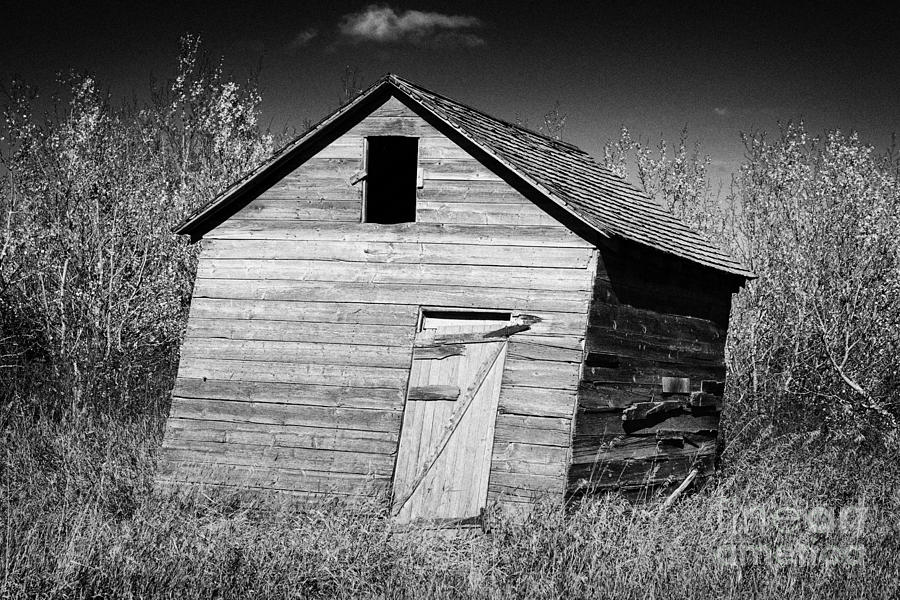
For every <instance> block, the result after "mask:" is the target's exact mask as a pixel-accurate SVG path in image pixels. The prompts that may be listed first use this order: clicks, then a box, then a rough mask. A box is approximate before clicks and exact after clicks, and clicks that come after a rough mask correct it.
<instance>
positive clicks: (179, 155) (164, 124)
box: [0, 36, 272, 412]
mask: <svg viewBox="0 0 900 600" xmlns="http://www.w3.org/2000/svg"><path fill="white" fill-rule="evenodd" d="M60 84H61V86H62V88H63V93H62V94H61V95H60V96H58V97H56V98H54V110H53V111H52V112H50V113H49V114H47V115H45V116H44V117H42V118H41V117H38V116H37V115H35V114H34V113H33V108H32V107H33V104H34V100H35V98H36V93H35V92H34V90H31V89H29V88H28V87H27V86H25V85H23V84H21V83H18V82H14V83H13V85H12V86H10V88H9V90H8V94H7V95H8V98H7V100H8V101H7V103H6V107H5V109H4V112H3V124H2V133H0V137H2V138H3V146H2V152H0V161H2V168H3V169H2V174H3V176H4V181H3V186H2V188H0V259H2V262H0V307H2V311H3V316H4V318H3V321H2V323H0V325H2V328H3V329H2V330H0V331H2V333H0V342H2V343H3V346H2V348H3V351H2V352H0V353H2V354H3V355H4V364H3V367H4V369H2V374H0V376H2V377H4V379H5V381H6V383H7V390H12V389H18V388H22V387H23V386H24V387H28V386H29V385H33V383H31V382H35V381H40V382H49V383H51V384H52V385H53V386H54V387H55V388H56V389H58V390H65V391H66V392H68V391H69V390H71V392H72V393H71V394H69V393H61V394H50V395H48V396H46V398H45V401H44V403H43V406H42V408H45V409H47V408H60V407H53V406H48V404H50V402H49V399H50V398H54V397H67V398H68V399H69V402H70V404H71V406H70V407H69V408H74V409H75V410H83V409H85V408H87V407H89V406H90V407H93V408H97V409H101V410H104V411H108V412H109V411H112V412H115V411H116V410H119V409H129V410H130V409H134V410H137V411H140V410H143V409H144V407H142V406H131V405H132V402H133V398H132V397H131V391H132V390H135V389H136V390H141V389H144V390H146V389H149V388H152V389H154V390H155V391H156V392H157V397H160V398H161V397H164V396H165V393H164V391H163V390H164V389H165V386H166V385H167V384H168V383H169V380H170V378H171V372H172V368H173V364H174V359H175V357H176V356H177V354H176V353H177V347H178V340H179V338H180V332H181V329H182V326H183V322H184V318H185V316H186V315H185V310H186V306H187V302H188V299H189V294H190V288H191V279H192V276H193V271H194V259H195V251H194V249H193V248H188V247H186V246H185V245H184V243H183V242H182V241H180V240H178V239H176V236H173V235H172V233H171V229H172V227H173V226H174V225H175V224H177V223H178V222H179V221H180V220H181V219H183V217H184V216H185V215H186V214H187V213H188V212H189V211H190V210H192V209H193V208H195V207H197V206H198V205H199V204H201V203H203V202H205V201H207V200H209V199H210V198H211V197H212V196H213V195H214V194H215V193H216V192H218V191H220V190H221V189H222V188H223V187H224V186H225V185H226V184H227V183H228V182H229V181H231V180H232V179H234V178H236V176H237V175H239V174H241V173H242V172H243V171H244V170H246V169H247V168H248V167H250V166H253V165H255V164H256V163H258V162H259V161H260V160H262V159H263V158H264V157H265V156H267V155H268V154H269V153H270V152H271V147H272V137H271V135H269V134H268V133H266V132H263V131H261V130H260V128H259V126H258V108H259V103H260V96H259V93H258V91H257V90H256V87H255V83H254V82H252V81H251V82H249V83H248V84H246V85H238V84H237V83H235V82H234V81H232V80H231V78H229V77H226V76H225V75H224V73H223V71H222V68H221V66H216V67H214V66H212V64H211V62H210V61H209V58H208V57H207V56H206V54H205V53H204V52H203V50H202V48H201V46H200V42H199V40H198V39H197V38H196V37H191V36H187V37H185V38H184V39H183V41H182V50H181V55H180V57H179V61H178V70H177V74H176V76H175V78H174V79H173V80H171V81H168V82H166V83H165V84H163V85H157V86H154V89H153V90H152V100H151V101H150V102H149V103H147V105H145V106H138V105H136V104H135V103H127V104H123V105H121V106H115V105H113V104H112V103H111V101H110V99H109V97H108V94H107V93H104V92H103V91H102V89H101V88H100V87H99V86H98V85H97V83H96V81H95V80H94V78H93V77H91V76H90V75H84V74H72V75H69V76H68V77H66V78H64V79H62V80H61V81H60ZM145 398H146V395H145V394H141V395H140V396H139V398H137V401H138V402H143V401H144V400H145Z"/></svg>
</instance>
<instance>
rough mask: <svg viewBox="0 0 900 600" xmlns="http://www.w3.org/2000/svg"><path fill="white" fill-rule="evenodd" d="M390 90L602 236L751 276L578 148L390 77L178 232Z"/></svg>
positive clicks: (203, 222)
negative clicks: (361, 104)
mask: <svg viewBox="0 0 900 600" xmlns="http://www.w3.org/2000/svg"><path fill="white" fill-rule="evenodd" d="M385 86H392V91H393V90H395V91H396V92H399V95H401V96H404V97H406V98H408V99H409V100H411V101H412V102H414V103H415V104H416V105H418V106H420V107H422V109H424V110H426V111H428V112H429V113H431V114H432V115H433V116H434V117H436V118H437V119H439V120H441V121H443V122H444V123H446V124H447V125H448V126H449V127H451V128H452V129H453V130H455V131H456V132H457V134H459V135H461V136H463V137H465V138H466V139H468V140H469V141H470V142H471V143H473V144H475V145H476V146H478V147H480V148H481V149H482V150H484V151H485V152H487V153H488V154H490V155H492V156H493V157H495V158H496V159H497V160H499V161H500V162H501V163H502V164H504V166H505V167H506V168H508V169H510V170H511V171H512V172H513V173H515V174H516V175H517V176H518V177H520V178H521V179H522V180H524V181H525V182H527V183H528V184H530V185H531V186H532V187H534V188H535V189H537V190H538V191H540V192H541V193H543V194H545V195H546V196H547V197H548V198H549V199H550V200H552V201H553V202H555V203H557V204H559V205H560V206H562V207H564V208H566V209H567V210H569V211H570V212H571V213H572V214H574V215H575V216H577V217H578V218H579V219H580V220H581V221H583V222H584V223H585V224H586V225H588V226H590V227H591V228H593V229H595V230H596V231H598V232H599V233H601V234H603V235H605V236H610V237H612V236H618V237H621V238H624V239H626V240H630V241H633V242H636V243H639V244H642V245H645V246H649V247H651V248H655V249H657V250H660V251H662V252H666V253H669V254H673V255H675V256H678V257H681V258H684V259H687V260H690V261H693V262H696V263H699V264H701V265H705V266H707V267H711V268H713V269H717V270H720V271H725V272H728V273H733V274H737V275H741V276H744V277H753V276H754V275H753V273H752V272H750V271H749V270H748V269H747V268H746V267H744V266H743V265H742V264H741V263H740V262H738V261H737V260H735V259H733V258H732V257H731V256H729V255H728V254H727V253H725V252H723V251H722V250H721V249H719V248H717V247H716V246H715V245H713V244H712V243H711V242H710V241H709V240H707V239H706V238H704V237H703V236H702V235H700V234H699V233H697V232H696V231H694V230H693V229H691V228H690V227H688V226H687V225H686V224H685V223H684V222H682V221H681V220H679V219H678V218H676V217H675V216H674V215H673V214H671V213H670V212H668V211H666V210H665V209H664V208H663V207H662V206H660V205H659V204H657V203H656V202H655V201H654V200H653V199H652V198H650V197H649V196H648V195H647V194H646V193H644V191H643V190H640V189H639V188H637V187H635V186H633V185H631V184H629V183H628V182H626V181H624V180H622V179H620V178H618V177H616V176H615V175H614V174H613V173H612V172H611V171H609V170H608V169H606V168H604V167H603V166H601V165H600V164H598V163H597V162H596V161H595V160H594V159H593V158H592V157H591V156H590V155H589V154H587V153H586V152H584V151H583V150H581V149H580V148H578V147H577V146H574V145H572V144H569V143H566V142H563V141H560V140H554V139H551V138H548V137H545V136H542V135H540V134H538V133H535V132H533V131H529V130H528V129H525V128H523V127H520V126H518V125H514V124H512V123H508V122H506V121H503V120H500V119H497V118H494V117H491V116H490V115H487V114H485V113H483V112H481V111H479V110H477V109H474V108H471V107H469V106H466V105H465V104H462V103H459V102H456V101H455V100H451V99H450V98H447V97H445V96H442V95H440V94H436V93H435V92H432V91H429V90H426V89H425V88H422V87H420V86H418V85H415V84H413V83H411V82H409V81H406V80H405V79H402V78H400V77H398V76H396V75H386V76H385V77H384V78H382V79H381V80H380V81H378V82H377V83H375V84H374V85H372V86H371V87H370V88H369V89H368V90H366V91H365V92H363V93H362V94H360V96H358V97H357V98H356V99H354V100H353V101H351V102H350V103H349V104H348V105H346V106H344V107H342V108H340V109H338V111H337V112H335V113H333V114H331V115H329V116H328V117H326V118H325V119H323V120H322V121H320V122H319V123H318V124H317V125H315V126H313V127H312V128H311V129H310V130H309V131H307V132H306V133H305V134H303V135H301V136H300V137H298V138H297V139H296V140H294V141H293V142H291V143H290V144H288V145H287V146H285V148H283V149H282V150H281V151H280V152H278V153H277V154H276V155H275V156H274V157H272V158H271V159H270V160H269V161H267V162H266V163H265V164H263V165H260V166H259V167H258V168H256V169H254V170H253V171H251V172H250V173H248V174H247V175H245V176H244V177H242V178H241V179H240V180H239V181H237V182H235V183H234V184H232V185H231V186H229V188H228V189H227V190H225V191H224V192H223V193H222V194H220V195H219V196H218V197H217V198H216V199H214V200H213V201H212V202H210V203H208V204H207V205H205V206H204V207H202V208H201V209H200V210H198V211H197V212H196V213H195V214H194V215H192V216H191V217H189V218H188V219H187V220H186V221H185V222H184V223H183V224H182V225H181V226H179V228H177V229H176V231H177V232H178V233H189V234H191V236H192V237H193V238H194V239H198V238H199V236H201V235H203V234H204V233H205V232H206V231H208V230H209V228H211V227H214V226H215V223H214V217H213V216H212V215H215V214H216V213H217V212H220V213H221V212H222V211H227V210H229V207H230V206H231V205H232V203H235V204H236V203H237V202H238V201H239V200H240V198H241V196H242V191H243V190H244V189H245V187H247V186H248V183H249V182H250V181H252V180H254V179H255V178H257V177H260V176H262V175H263V174H264V173H266V172H268V170H269V169H274V168H275V167H276V166H277V165H278V164H279V163H281V162H283V161H285V160H288V159H289V158H290V156H292V155H293V154H295V153H296V152H297V151H299V150H300V149H301V148H303V147H305V146H306V145H307V144H308V143H309V142H310V141H311V140H313V139H315V138H316V137H317V136H318V134H319V133H321V132H322V131H323V130H325V129H327V128H328V127H331V126H335V124H336V123H338V122H340V121H341V119H342V117H343V116H344V115H345V114H347V112H348V110H349V109H350V108H351V107H353V106H354V105H355V104H357V103H359V102H360V101H362V100H363V99H364V98H366V97H368V96H370V95H371V94H373V93H375V92H376V91H378V90H383V89H384V88H385ZM210 222H212V223H213V224H212V225H210V224H209V223H210ZM204 227H206V229H203V228H204Z"/></svg>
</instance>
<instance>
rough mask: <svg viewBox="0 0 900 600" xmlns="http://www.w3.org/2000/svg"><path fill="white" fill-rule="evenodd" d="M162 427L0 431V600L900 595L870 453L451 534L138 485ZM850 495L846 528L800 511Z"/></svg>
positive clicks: (99, 423)
mask: <svg viewBox="0 0 900 600" xmlns="http://www.w3.org/2000/svg"><path fill="white" fill-rule="evenodd" d="M160 422H161V421H160V419H159V418H158V417H157V418H152V419H148V420H143V421H134V422H130V423H122V422H117V421H112V420H108V419H99V418H92V417H84V416H82V417H79V418H74V419H70V420H68V421H65V422H61V423H59V422H57V423H54V422H51V421H49V420H47V419H45V418H41V417H37V418H34V419H31V420H25V419H24V418H17V419H14V420H12V421H11V422H8V423H7V426H6V427H5V431H4V433H3V442H4V447H5V462H4V466H3V482H2V483H3V488H4V500H3V512H4V515H3V521H4V527H3V534H2V535H3V544H2V569H3V579H2V588H0V589H2V592H0V597H5V598H27V597H40V598H93V597H105V598H247V597H253V598H361V597H362V598H369V597H376V598H380V597H411V598H412V597H414V598H422V597H476V598H478V597H483V598H498V597H500V598H504V597H509V598H519V597H530V598H559V597H579V598H580V597H617V598H654V597H666V598H704V597H729V598H731V597H792V598H826V597H846V598H849V597H853V598H868V597H873V598H874V597H883V598H888V597H897V596H898V595H900V574H898V573H897V569H896V565H897V559H896V557H897V556H898V552H900V543H898V537H897V535H896V533H897V532H896V530H895V529H894V516H893V515H894V514H895V513H896V511H897V509H898V497H897V496H895V495H894V490H893V488H892V487H890V486H891V485H892V483H893V482H895V481H900V479H898V478H897V474H898V471H900V469H898V467H897V466H895V465H894V464H893V461H891V460H888V457H886V455H884V453H883V452H881V453H873V452H864V451H862V450H859V451H857V452H855V453H848V452H843V451H837V450H836V449H835V447H834V445H833V444H827V443H824V442H823V440H819V439H804V440H798V439H793V440H789V439H782V440H778V441H775V440H767V441H766V443H765V444H761V443H760V444H757V447H755V448H746V449H745V450H744V451H743V452H742V453H741V456H742V458H741V460H740V462H732V464H731V466H730V467H729V469H728V470H727V473H726V474H724V475H723V477H722V479H721V480H720V481H719V482H718V483H717V484H716V485H714V486H709V487H708V488H707V489H706V490H704V491H702V492H701V493H698V494H695V495H693V496H691V497H688V498H686V499H685V500H684V501H682V502H680V503H679V504H677V505H676V506H675V507H674V509H673V510H671V511H669V512H667V513H665V514H659V513H658V511H657V510H656V507H654V506H641V507H632V506H630V505H628V504H627V503H626V502H624V501H622V500H620V499H616V498H603V499H598V500H595V501H591V502H587V503H585V504H583V505H582V506H579V507H577V508H574V509H572V510H570V511H569V512H568V513H566V512H564V511H562V510H560V509H558V508H555V507H551V506H541V507H538V508H537V509H536V510H535V511H534V513H533V514H532V515H531V517H530V518H529V519H528V520H526V521H525V522H516V521H514V520H511V519H507V518H505V517H504V516H503V515H502V514H493V515H491V518H490V533H489V534H487V535H476V534H465V535H457V536H448V535H435V534H434V533H432V532H427V531H412V532H405V533H398V532H396V531H393V530H392V528H391V526H390V523H389V522H388V521H387V520H386V519H385V515H384V513H383V511H382V510H381V505H379V504H377V503H372V504H368V505H360V504H357V505H352V506H351V505H346V504H342V503H340V502H338V501H333V502H327V503H324V504H321V505H318V506H316V507H307V508H303V509H298V508H296V506H294V507H292V506H289V505H287V504H285V503H284V502H282V501H279V500H278V499H275V498H264V499H261V500H258V501H257V502H255V503H252V504H251V503H248V502H246V501H241V500H240V499H239V497H238V496H237V495H228V494H222V493H220V494H215V495H213V496H212V497H209V496H204V495H194V496H184V495H182V496H178V495H168V496H165V497H162V496H159V495H157V496H154V495H153V494H152V493H151V490H152V477H153V454H154V451H155V448H156V447H157V445H158V442H159V431H160ZM763 448H764V449H763ZM829 448H831V449H830V450H829ZM858 505H859V506H865V507H866V508H867V509H868V513H867V515H866V516H865V517H864V518H863V519H861V524H860V521H857V520H854V521H852V523H851V522H847V517H848V516H854V515H852V514H850V513H845V515H844V516H845V522H844V523H843V524H840V523H838V524H836V525H835V526H834V527H828V521H827V519H826V515H825V513H822V512H821V511H817V510H816V507H829V508H842V507H843V508H845V509H846V508H848V507H853V506H858ZM794 509H796V512H793V510H794ZM795 517H796V518H799V519H800V520H799V521H798V520H797V519H796V518H795ZM806 518H810V519H812V522H810V521H807V520H806ZM775 519H777V522H776V521H775ZM851 525H852V526H851ZM857 525H860V526H859V527H857ZM787 551H790V552H794V553H795V555H792V556H786V555H785V554H784V553H785V552H787ZM798 551H799V552H800V553H801V554H802V556H797V555H796V552H798ZM778 552H781V554H780V555H779V554H778ZM769 553H771V555H770V554H769ZM813 553H818V554H817V555H816V556H813Z"/></svg>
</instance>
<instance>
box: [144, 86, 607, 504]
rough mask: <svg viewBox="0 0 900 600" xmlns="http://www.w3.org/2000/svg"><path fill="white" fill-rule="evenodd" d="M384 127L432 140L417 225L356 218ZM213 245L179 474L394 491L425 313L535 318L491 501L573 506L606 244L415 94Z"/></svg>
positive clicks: (350, 134)
mask: <svg viewBox="0 0 900 600" xmlns="http://www.w3.org/2000/svg"><path fill="white" fill-rule="evenodd" d="M369 135H410V136H416V137H418V138H419V166H420V167H421V168H422V170H423V176H424V182H423V183H424V185H423V187H422V188H420V189H418V190H417V221H416V222H415V223H404V224H398V225H378V224H370V223H360V218H361V214H362V190H363V186H364V183H363V182H356V183H353V180H354V177H355V176H356V175H357V174H358V173H360V172H361V170H362V169H363V165H364V148H365V137H366V136H369ZM202 244H203V248H202V252H201V258H200V263H199V268H198V275H197V279H196V282H195V287H194V294H193V300H192V305H191V314H190V319H189V322H188V327H187V332H186V339H185V342H184V345H183V348H182V352H181V363H180V366H179V373H178V380H177V383H176V387H175V390H174V393H173V407H172V415H171V417H170V419H169V422H168V425H167V430H166V436H165V442H164V448H165V450H164V453H163V461H162V462H163V467H162V479H163V480H164V481H169V482H179V481H204V482H206V483H209V484H211V485H244V486H248V487H249V488H250V489H257V488H259V489H276V490H283V491H285V492H291V493H302V494H311V495H315V494H322V493H335V494H345V495H368V494H375V493H379V492H383V491H385V490H386V489H388V486H389V485H390V477H391V472H392V468H393V464H394V460H395V456H396V449H397V442H398V440H399V434H400V423H401V420H402V415H403V408H404V399H405V392H406V385H407V380H408V374H409V365H410V363H411V361H412V342H413V338H414V336H415V333H416V325H417V320H418V316H419V310H420V307H431V308H441V309H451V310H456V309H459V310H463V309H473V310H488V309H489V310H495V311H508V312H511V313H515V314H525V315H530V316H531V317H535V319H533V320H534V321H535V322H534V323H533V324H532V325H531V328H530V329H529V330H527V331H524V332H521V333H516V334H515V335H513V337H512V338H511V342H510V344H509V347H508V355H507V359H506V368H505V370H504V373H503V377H502V388H501V393H500V401H499V409H498V415H497V421H496V428H495V439H494V445H493V452H494V455H493V460H492V463H491V476H490V481H489V500H499V501H501V502H512V503H516V502H522V501H525V500H527V499H530V498H535V497H539V496H541V495H546V494H551V495H553V496H554V497H556V498H558V499H562V497H563V492H564V490H565V485H566V469H567V465H568V463H569V457H570V454H571V447H570V446H571V430H572V419H573V417H574V415H575V412H576V400H577V397H578V387H579V377H580V371H581V369H582V357H583V347H584V345H583V344H584V335H585V330H586V325H587V314H588V311H589V306H590V298H591V294H592V289H593V287H592V282H593V271H594V268H595V264H596V260H595V255H596V250H595V249H594V247H593V246H592V245H591V244H590V243H588V242H586V241H585V240H583V239H582V238H581V237H579V236H578V235H576V234H575V233H572V232H571V231H570V230H569V229H567V228H565V227H563V226H562V225H561V224H560V223H559V222H558V221H556V220H555V219H553V218H552V217H550V216H549V215H548V214H547V213H546V212H544V211H543V210H542V209H541V208H539V207H538V206H536V205H535V204H534V203H532V202H531V201H530V200H528V199H526V198H525V197H524V196H522V195H521V194H519V193H518V192H517V191H516V190H514V189H513V188H512V187H510V186H509V185H508V184H507V183H505V182H504V181H503V180H502V179H501V178H500V177H498V176H497V175H496V174H494V173H493V172H492V171H490V170H489V169H487V168H486V167H484V166H483V165H481V163H479V162H478V161H477V160H475V159H474V158H473V157H471V156H470V155H469V154H468V153H467V152H466V151H465V150H463V149H462V148H460V147H459V146H457V145H456V144H455V143H454V142H452V141H450V140H449V139H447V138H446V137H444V136H443V135H441V134H440V133H439V132H438V131H437V130H436V129H434V128H433V127H432V126H431V125H429V124H428V123H426V122H425V121H423V120H422V119H421V118H419V117H418V116H416V115H415V114H414V113H412V112H411V111H410V110H409V109H407V108H406V107H405V106H403V105H402V104H401V103H399V102H398V101H396V100H393V99H392V100H390V101H388V102H387V103H386V104H385V105H384V106H383V107H381V108H379V109H378V110H376V111H375V112H374V113H373V114H372V115H371V116H370V117H367V118H365V119H364V120H363V121H361V122H360V123H359V124H358V125H356V126H354V127H352V128H351V129H350V130H348V131H347V132H346V133H345V134H344V135H342V136H340V137H339V138H337V139H336V140H335V141H334V142H333V143H331V144H330V145H329V146H328V147H326V148H325V149H323V150H322V151H321V152H319V153H318V154H317V155H316V156H315V157H313V158H311V159H310V160H308V161H307V162H306V163H304V164H303V165H300V166H298V167H297V168H296V169H295V170H294V171H293V172H291V173H290V174H289V175H287V176H286V177H285V178H284V179H283V180H282V181H281V182H279V183H278V184H276V185H274V186H273V187H272V188H270V189H269V190H267V191H266V192H264V193H262V194H261V195H260V196H259V197H258V198H257V199H256V200H254V201H252V202H251V203H250V204H248V205H247V206H246V207H244V208H243V209H242V210H241V211H239V212H238V213H237V214H236V215H234V217H232V218H231V219H229V220H227V221H226V222H225V223H223V224H221V225H220V226H219V227H217V228H216V229H214V230H212V231H210V232H209V233H208V234H207V235H206V236H205V237H204V240H203V242H202ZM307 474H308V476H307ZM331 474H333V476H331Z"/></svg>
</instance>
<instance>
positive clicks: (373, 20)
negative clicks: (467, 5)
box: [338, 4, 484, 47]
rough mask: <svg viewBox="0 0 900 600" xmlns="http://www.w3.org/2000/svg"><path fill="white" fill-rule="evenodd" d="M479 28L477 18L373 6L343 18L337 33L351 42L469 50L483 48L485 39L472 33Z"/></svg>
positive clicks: (479, 23)
mask: <svg viewBox="0 0 900 600" xmlns="http://www.w3.org/2000/svg"><path fill="white" fill-rule="evenodd" d="M482 25H483V24H482V22H481V20H480V19H479V18H478V17H472V16H467V15H445V14H442V13H437V12H423V11H420V10H407V11H403V12H399V13H398V12H397V11H395V10H394V9H393V8H390V7H389V6H378V5H375V4H373V5H370V6H369V7H368V8H366V9H364V10H362V11H360V12H357V13H352V14H348V15H344V17H343V18H342V19H341V22H340V24H339V25H338V30H339V31H340V33H341V35H343V36H344V37H345V38H347V39H349V40H350V41H354V42H378V43H408V44H413V45H416V46H425V45H433V46H468V47H472V46H482V45H484V39H482V38H481V37H480V36H478V35H476V34H474V33H472V32H471V30H472V29H475V28H478V27H481V26H482Z"/></svg>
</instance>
